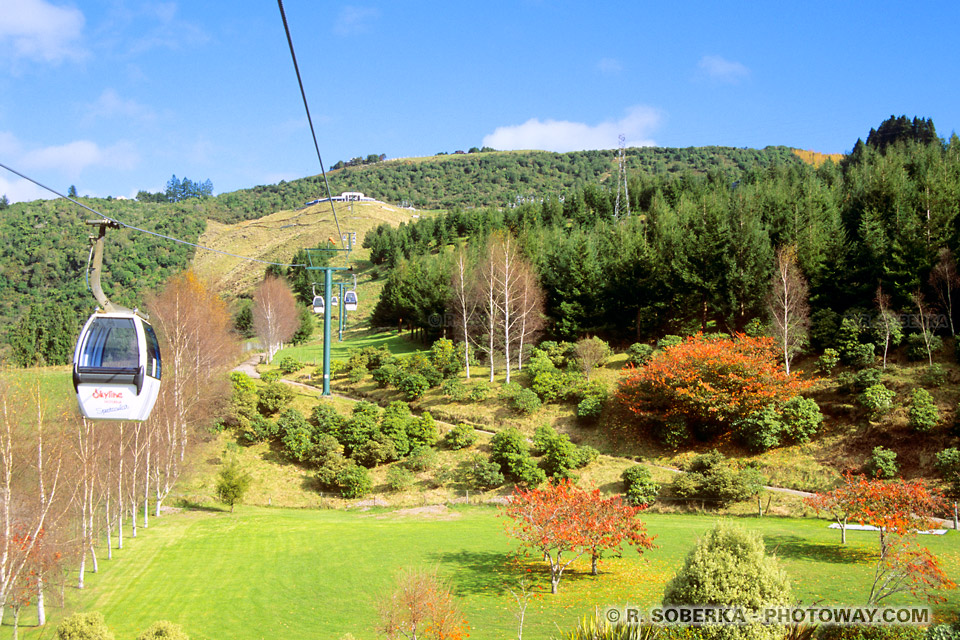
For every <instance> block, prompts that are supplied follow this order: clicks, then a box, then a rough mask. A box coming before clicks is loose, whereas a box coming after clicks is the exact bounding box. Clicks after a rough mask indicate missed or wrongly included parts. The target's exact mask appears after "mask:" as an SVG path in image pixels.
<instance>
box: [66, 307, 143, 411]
mask: <svg viewBox="0 0 960 640" xmlns="http://www.w3.org/2000/svg"><path fill="white" fill-rule="evenodd" d="M160 373H161V363H160V345H159V343H158V342H157V336H156V334H155V333H154V332H153V327H151V326H150V323H149V322H147V321H146V320H144V319H143V317H141V316H140V315H139V314H137V313H136V312H133V311H110V312H102V311H98V312H97V313H94V314H93V315H92V316H90V319H89V320H87V323H86V324H85V325H84V326H83V330H82V331H81V332H80V339H79V340H78V341H77V347H76V351H75V352H74V355H73V386H74V389H75V390H76V392H77V402H78V403H79V405H80V412H81V413H82V414H83V415H84V417H87V418H91V419H95V420H146V419H147V418H148V417H149V416H150V412H151V411H152V410H153V405H154V404H155V403H156V401H157V395H158V394H159V393H160Z"/></svg>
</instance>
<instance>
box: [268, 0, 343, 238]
mask: <svg viewBox="0 0 960 640" xmlns="http://www.w3.org/2000/svg"><path fill="white" fill-rule="evenodd" d="M277 5H279V7H280V18H281V19H282V20H283V30H284V31H285V32H286V34H287V44H289V45H290V57H291V58H292V59H293V69H294V71H296V72H297V83H298V84H299V85H300V95H301V96H302V97H303V108H304V109H305V110H306V112H307V122H308V123H309V124H310V135H312V136H313V147H314V149H316V150H317V160H319V161H320V173H321V174H323V183H324V184H325V185H326V186H327V198H328V199H329V200H330V209H331V210H332V211H333V221H334V222H335V223H336V225H337V236H338V237H339V238H340V248H341V249H346V248H347V247H346V246H345V244H344V241H343V233H342V232H341V231H340V221H339V220H338V219H337V208H336V206H334V204H333V194H331V193H330V183H329V182H328V181H327V172H326V170H325V169H324V168H323V158H322V157H321V156H320V145H319V144H318V143H317V132H316V131H315V130H314V128H313V119H312V118H311V117H310V105H308V104H307V93H306V91H304V89H303V80H302V79H301V78H300V65H298V64H297V54H296V53H295V52H294V50H293V38H292V37H291V36H290V26H289V25H288V24H287V14H286V12H284V10H283V0H277Z"/></svg>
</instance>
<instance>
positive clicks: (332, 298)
mask: <svg viewBox="0 0 960 640" xmlns="http://www.w3.org/2000/svg"><path fill="white" fill-rule="evenodd" d="M338 304H340V299H339V298H337V296H330V306H331V307H335V306H337V305H338Z"/></svg>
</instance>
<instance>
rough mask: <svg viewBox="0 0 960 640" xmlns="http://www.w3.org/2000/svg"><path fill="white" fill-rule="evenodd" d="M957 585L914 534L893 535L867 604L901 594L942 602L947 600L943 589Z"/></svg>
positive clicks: (886, 545)
mask: <svg viewBox="0 0 960 640" xmlns="http://www.w3.org/2000/svg"><path fill="white" fill-rule="evenodd" d="M956 588H957V585H956V583H954V582H953V581H952V580H950V578H948V577H947V574H945V573H944V572H943V569H941V568H940V562H939V561H938V560H937V558H936V556H934V555H933V554H932V553H931V552H930V550H929V549H927V548H925V547H921V546H920V545H919V544H917V541H916V539H915V538H914V537H913V536H892V537H891V538H888V540H887V544H885V545H884V546H883V547H882V548H881V550H880V561H879V562H877V566H876V569H875V570H874V574H873V584H872V585H871V587H870V595H869V597H868V598H867V604H868V605H878V604H880V602H881V601H882V600H883V599H885V598H888V597H889V596H892V595H895V594H898V593H909V594H911V595H912V596H913V597H915V598H917V599H918V600H926V601H927V602H929V603H931V604H939V603H942V602H946V598H945V597H944V596H943V595H942V592H943V591H945V590H947V589H956Z"/></svg>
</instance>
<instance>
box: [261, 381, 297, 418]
mask: <svg viewBox="0 0 960 640" xmlns="http://www.w3.org/2000/svg"><path fill="white" fill-rule="evenodd" d="M293 396H294V392H293V389H292V388H290V385H288V384H284V383H282V382H268V383H267V384H265V385H263V386H262V387H260V390H259V391H258V392H257V410H258V411H259V412H260V413H261V414H262V415H265V416H272V415H273V414H275V413H279V412H281V411H283V410H284V409H286V408H287V405H289V404H290V403H291V402H293Z"/></svg>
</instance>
